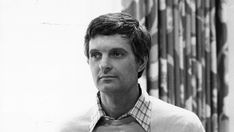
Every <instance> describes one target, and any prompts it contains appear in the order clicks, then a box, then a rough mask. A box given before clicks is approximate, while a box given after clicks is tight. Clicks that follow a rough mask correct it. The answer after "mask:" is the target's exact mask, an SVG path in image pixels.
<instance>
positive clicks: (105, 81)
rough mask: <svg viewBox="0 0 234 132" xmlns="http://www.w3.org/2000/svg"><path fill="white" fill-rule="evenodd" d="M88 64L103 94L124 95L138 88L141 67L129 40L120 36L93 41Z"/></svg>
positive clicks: (99, 37)
mask: <svg viewBox="0 0 234 132" xmlns="http://www.w3.org/2000/svg"><path fill="white" fill-rule="evenodd" d="M88 63H89V65H90V69H91V72H92V76H93V80H94V83H95V85H96V87H97V88H98V90H99V91H101V92H109V93H114V92H115V93H116V92H118V93H123V92H127V91H128V90H130V89H131V88H133V87H136V86H137V79H138V77H137V75H138V69H139V68H138V67H139V66H138V63H137V61H136V58H135V56H134V54H133V52H132V48H131V45H130V44H129V42H128V40H127V39H124V38H122V37H121V36H120V35H111V36H104V35H98V36H96V37H95V38H93V39H91V40H90V42H89V60H88Z"/></svg>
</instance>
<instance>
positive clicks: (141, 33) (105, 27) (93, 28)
mask: <svg viewBox="0 0 234 132" xmlns="http://www.w3.org/2000/svg"><path fill="white" fill-rule="evenodd" d="M115 34H120V35H121V36H123V37H124V38H127V39H128V40H129V42H130V44H131V47H132V50H133V53H134V55H135V57H136V60H137V61H143V59H144V57H147V58H149V52H150V47H151V37H150V34H149V33H148V31H147V30H146V29H145V28H144V27H143V26H141V25H140V24H139V22H138V20H136V19H134V18H133V17H132V16H131V15H129V14H126V13H109V14H105V15H101V16H99V17H97V18H95V19H93V20H92V21H91V22H90V24H89V26H88V28H87V30H86V35H85V55H86V56H87V58H89V41H90V39H92V38H94V37H96V36H97V35H115ZM143 71H144V69H143V70H142V71H140V72H139V73H138V78H139V77H141V75H142V73H143Z"/></svg>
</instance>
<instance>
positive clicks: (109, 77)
mask: <svg viewBox="0 0 234 132" xmlns="http://www.w3.org/2000/svg"><path fill="white" fill-rule="evenodd" d="M114 78H117V76H113V75H102V76H100V77H99V79H114Z"/></svg>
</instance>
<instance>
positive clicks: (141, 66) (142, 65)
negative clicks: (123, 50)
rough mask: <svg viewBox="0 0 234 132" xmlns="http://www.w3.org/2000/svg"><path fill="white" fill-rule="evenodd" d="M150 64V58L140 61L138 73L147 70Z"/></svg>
mask: <svg viewBox="0 0 234 132" xmlns="http://www.w3.org/2000/svg"><path fill="white" fill-rule="evenodd" d="M147 62H148V57H146V56H144V57H143V58H142V59H141V60H139V61H138V72H140V71H142V70H143V69H145V67H146V65H147Z"/></svg>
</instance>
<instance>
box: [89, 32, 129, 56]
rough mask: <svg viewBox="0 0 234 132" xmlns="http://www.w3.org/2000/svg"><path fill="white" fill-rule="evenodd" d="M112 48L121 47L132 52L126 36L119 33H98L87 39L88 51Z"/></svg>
mask: <svg viewBox="0 0 234 132" xmlns="http://www.w3.org/2000/svg"><path fill="white" fill-rule="evenodd" d="M113 48H120V49H121V48H122V49H125V50H126V51H129V52H132V48H131V45H130V43H129V40H128V39H127V38H124V37H122V36H121V35H119V34H116V35H98V36H96V37H94V38H92V39H91V40H90V41H89V51H90V50H93V49H96V50H104V51H105V50H111V49H113Z"/></svg>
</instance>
